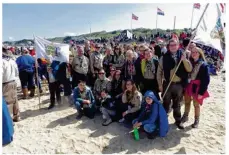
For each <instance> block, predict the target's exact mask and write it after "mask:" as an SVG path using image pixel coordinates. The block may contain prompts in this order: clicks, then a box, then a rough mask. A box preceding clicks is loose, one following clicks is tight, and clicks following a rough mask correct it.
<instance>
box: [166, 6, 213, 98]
mask: <svg viewBox="0 0 229 155" xmlns="http://www.w3.org/2000/svg"><path fill="white" fill-rule="evenodd" d="M208 6H209V3H208V4H207V5H206V7H205V9H204V11H203V13H202V15H201V17H200V19H199V21H198V23H197V25H196V28H195V32H196V30H197V29H198V27H199V25H200V22H201V21H202V19H203V17H204V14H205V12H206V10H207V8H208ZM194 37H195V33H193V34H192V36H191V38H190V42H189V43H188V46H187V47H186V48H185V51H186V50H187V49H188V48H189V46H190V43H191V41H192V40H193V38H194ZM181 63H182V60H180V62H179V63H178V65H177V67H176V69H175V71H174V73H173V76H172V78H171V80H170V81H169V84H168V86H167V88H166V89H165V91H164V92H163V96H162V99H164V97H165V95H166V93H167V91H168V89H169V87H170V85H171V83H172V80H173V79H174V77H175V75H176V72H177V70H178V68H179V67H180V64H181Z"/></svg>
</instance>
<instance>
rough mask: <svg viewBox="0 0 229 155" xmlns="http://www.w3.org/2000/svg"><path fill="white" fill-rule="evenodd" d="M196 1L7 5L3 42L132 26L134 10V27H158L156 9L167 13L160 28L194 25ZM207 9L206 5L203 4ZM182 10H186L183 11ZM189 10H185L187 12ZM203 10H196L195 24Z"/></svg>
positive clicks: (4, 13) (4, 6)
mask: <svg viewBox="0 0 229 155" xmlns="http://www.w3.org/2000/svg"><path fill="white" fill-rule="evenodd" d="M192 5H193V4H191V3H190V4H3V41H6V40H19V39H25V38H26V39H27V38H33V34H34V35H37V36H41V37H46V38H49V37H60V36H66V35H79V34H84V33H89V32H90V25H91V30H92V32H95V31H102V30H106V31H112V30H118V29H127V28H131V26H130V25H131V13H134V14H135V15H137V16H138V17H139V20H138V21H133V22H132V27H133V28H138V27H145V28H155V27H156V22H155V21H156V9H157V7H159V8H160V9H161V10H163V11H164V12H165V16H159V17H158V28H162V29H167V28H170V29H172V28H173V19H174V16H176V28H184V27H190V23H191V19H190V18H191V13H192ZM202 8H203V7H202ZM181 12H182V13H181ZM184 12H185V13H184ZM200 13H201V10H195V12H194V20H193V23H194V24H193V25H195V24H196V22H197V19H198V18H199V16H200Z"/></svg>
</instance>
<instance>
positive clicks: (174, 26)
mask: <svg viewBox="0 0 229 155" xmlns="http://www.w3.org/2000/svg"><path fill="white" fill-rule="evenodd" d="M175 28H176V16H174V25H173V30H175Z"/></svg>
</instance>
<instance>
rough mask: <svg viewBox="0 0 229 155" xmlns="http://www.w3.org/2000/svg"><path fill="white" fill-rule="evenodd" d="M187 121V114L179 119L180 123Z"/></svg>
mask: <svg viewBox="0 0 229 155" xmlns="http://www.w3.org/2000/svg"><path fill="white" fill-rule="evenodd" d="M187 121H188V115H187V114H184V115H183V116H182V118H181V123H185V122H187Z"/></svg>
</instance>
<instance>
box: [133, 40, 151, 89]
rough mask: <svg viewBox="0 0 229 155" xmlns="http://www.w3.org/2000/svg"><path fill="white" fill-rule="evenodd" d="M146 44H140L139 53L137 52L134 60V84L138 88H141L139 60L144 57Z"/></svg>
mask: <svg viewBox="0 0 229 155" xmlns="http://www.w3.org/2000/svg"><path fill="white" fill-rule="evenodd" d="M147 49H148V48H147V46H145V45H143V44H142V45H140V47H139V53H138V58H137V60H136V62H135V66H136V75H137V76H136V86H137V88H140V90H141V89H142V86H141V85H140V83H141V81H142V79H143V77H142V74H141V61H142V60H143V59H144V58H145V51H146V50H147Z"/></svg>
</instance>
